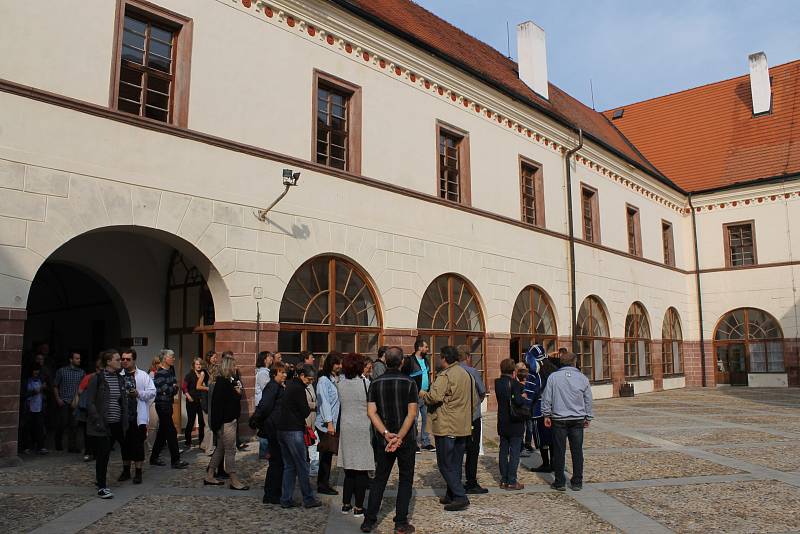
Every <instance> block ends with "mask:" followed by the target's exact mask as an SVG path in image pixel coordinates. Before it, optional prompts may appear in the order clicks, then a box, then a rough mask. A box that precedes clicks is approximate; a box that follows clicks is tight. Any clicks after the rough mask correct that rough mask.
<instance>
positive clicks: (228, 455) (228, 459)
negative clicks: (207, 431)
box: [208, 419, 239, 475]
mask: <svg viewBox="0 0 800 534" xmlns="http://www.w3.org/2000/svg"><path fill="white" fill-rule="evenodd" d="M238 424H239V420H238V419H234V420H233V421H230V422H228V423H223V425H222V428H220V429H219V430H218V431H217V443H218V445H217V448H216V449H214V454H213V455H212V456H211V463H210V464H209V465H208V469H209V470H211V469H213V470H214V471H216V470H217V469H218V468H219V467H221V466H222V459H223V458H224V459H225V471H226V472H227V473H228V474H229V475H233V474H235V473H236V426H237V425H238Z"/></svg>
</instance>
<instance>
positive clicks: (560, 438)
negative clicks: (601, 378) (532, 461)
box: [542, 352, 592, 491]
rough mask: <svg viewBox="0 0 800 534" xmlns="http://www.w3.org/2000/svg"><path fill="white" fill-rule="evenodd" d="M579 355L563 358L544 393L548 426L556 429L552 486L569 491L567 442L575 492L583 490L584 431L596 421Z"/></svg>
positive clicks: (571, 480) (543, 410)
mask: <svg viewBox="0 0 800 534" xmlns="http://www.w3.org/2000/svg"><path fill="white" fill-rule="evenodd" d="M576 359H577V356H575V353H573V352H566V353H563V354H562V355H561V368H560V369H559V370H558V371H556V372H555V373H553V374H551V375H550V377H549V378H548V379H547V386H545V388H544V393H543V394H542V415H543V416H544V425H545V426H546V427H547V428H551V429H552V430H553V457H552V464H553V472H554V476H555V480H554V481H553V483H552V484H551V485H550V487H551V488H553V489H554V490H558V491H565V490H566V488H565V479H564V456H565V454H566V442H567V439H569V450H570V453H571V454H572V478H571V479H570V486H571V487H572V490H573V491H580V490H581V488H582V487H583V429H584V428H588V427H589V421H590V420H591V419H592V387H591V385H590V384H589V379H588V378H586V375H584V374H583V373H582V372H580V371H579V370H578V369H577V368H576V367H575V361H576Z"/></svg>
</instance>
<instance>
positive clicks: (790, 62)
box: [599, 59, 800, 117]
mask: <svg viewBox="0 0 800 534" xmlns="http://www.w3.org/2000/svg"><path fill="white" fill-rule="evenodd" d="M793 63H798V64H800V59H793V60H791V61H787V62H785V63H780V64H778V65H773V66H772V67H770V68H769V71H770V74H772V70H773V69H779V68H782V67H787V66H789V65H791V64H793ZM747 76H750V74H749V73H745V74H740V75H738V76H731V77H730V78H725V79H724V80H717V81H715V82H708V83H704V84H701V85H697V86H695V87H688V88H686V89H680V90H679V91H673V92H671V93H665V94H663V95H659V96H654V97H651V98H645V99H644V100H637V101H636V102H631V103H629V104H623V105H621V106H616V107H613V108H609V109H606V110H603V111H601V112H599V113H601V114H602V115H603V116H604V117H605V116H606V113H610V112H612V111H616V110H618V109H623V108H629V107H632V106H638V105H640V104H645V103H647V102H651V101H653V100H660V99H662V98H667V97H669V96H675V95H679V94H681V93H688V92H690V91H696V90H698V89H704V88H706V87H711V86H714V85H719V84H723V83H728V82H732V81H733V80H738V79H739V78H745V77H747Z"/></svg>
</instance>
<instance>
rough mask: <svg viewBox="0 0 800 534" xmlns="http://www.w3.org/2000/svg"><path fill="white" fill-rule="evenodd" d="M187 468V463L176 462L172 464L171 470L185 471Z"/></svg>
mask: <svg viewBox="0 0 800 534" xmlns="http://www.w3.org/2000/svg"><path fill="white" fill-rule="evenodd" d="M187 467H189V462H184V461H183V460H178V461H177V462H175V463H174V464H172V468H173V469H186V468H187Z"/></svg>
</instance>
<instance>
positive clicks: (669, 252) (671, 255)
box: [661, 221, 675, 267]
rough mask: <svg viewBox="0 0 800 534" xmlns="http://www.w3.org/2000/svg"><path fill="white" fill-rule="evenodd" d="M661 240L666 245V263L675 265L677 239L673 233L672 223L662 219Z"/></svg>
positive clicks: (671, 265)
mask: <svg viewBox="0 0 800 534" xmlns="http://www.w3.org/2000/svg"><path fill="white" fill-rule="evenodd" d="M661 241H662V245H663V247H664V265H669V266H670V267H675V239H674V237H673V235H672V224H671V223H668V222H667V221H661Z"/></svg>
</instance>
